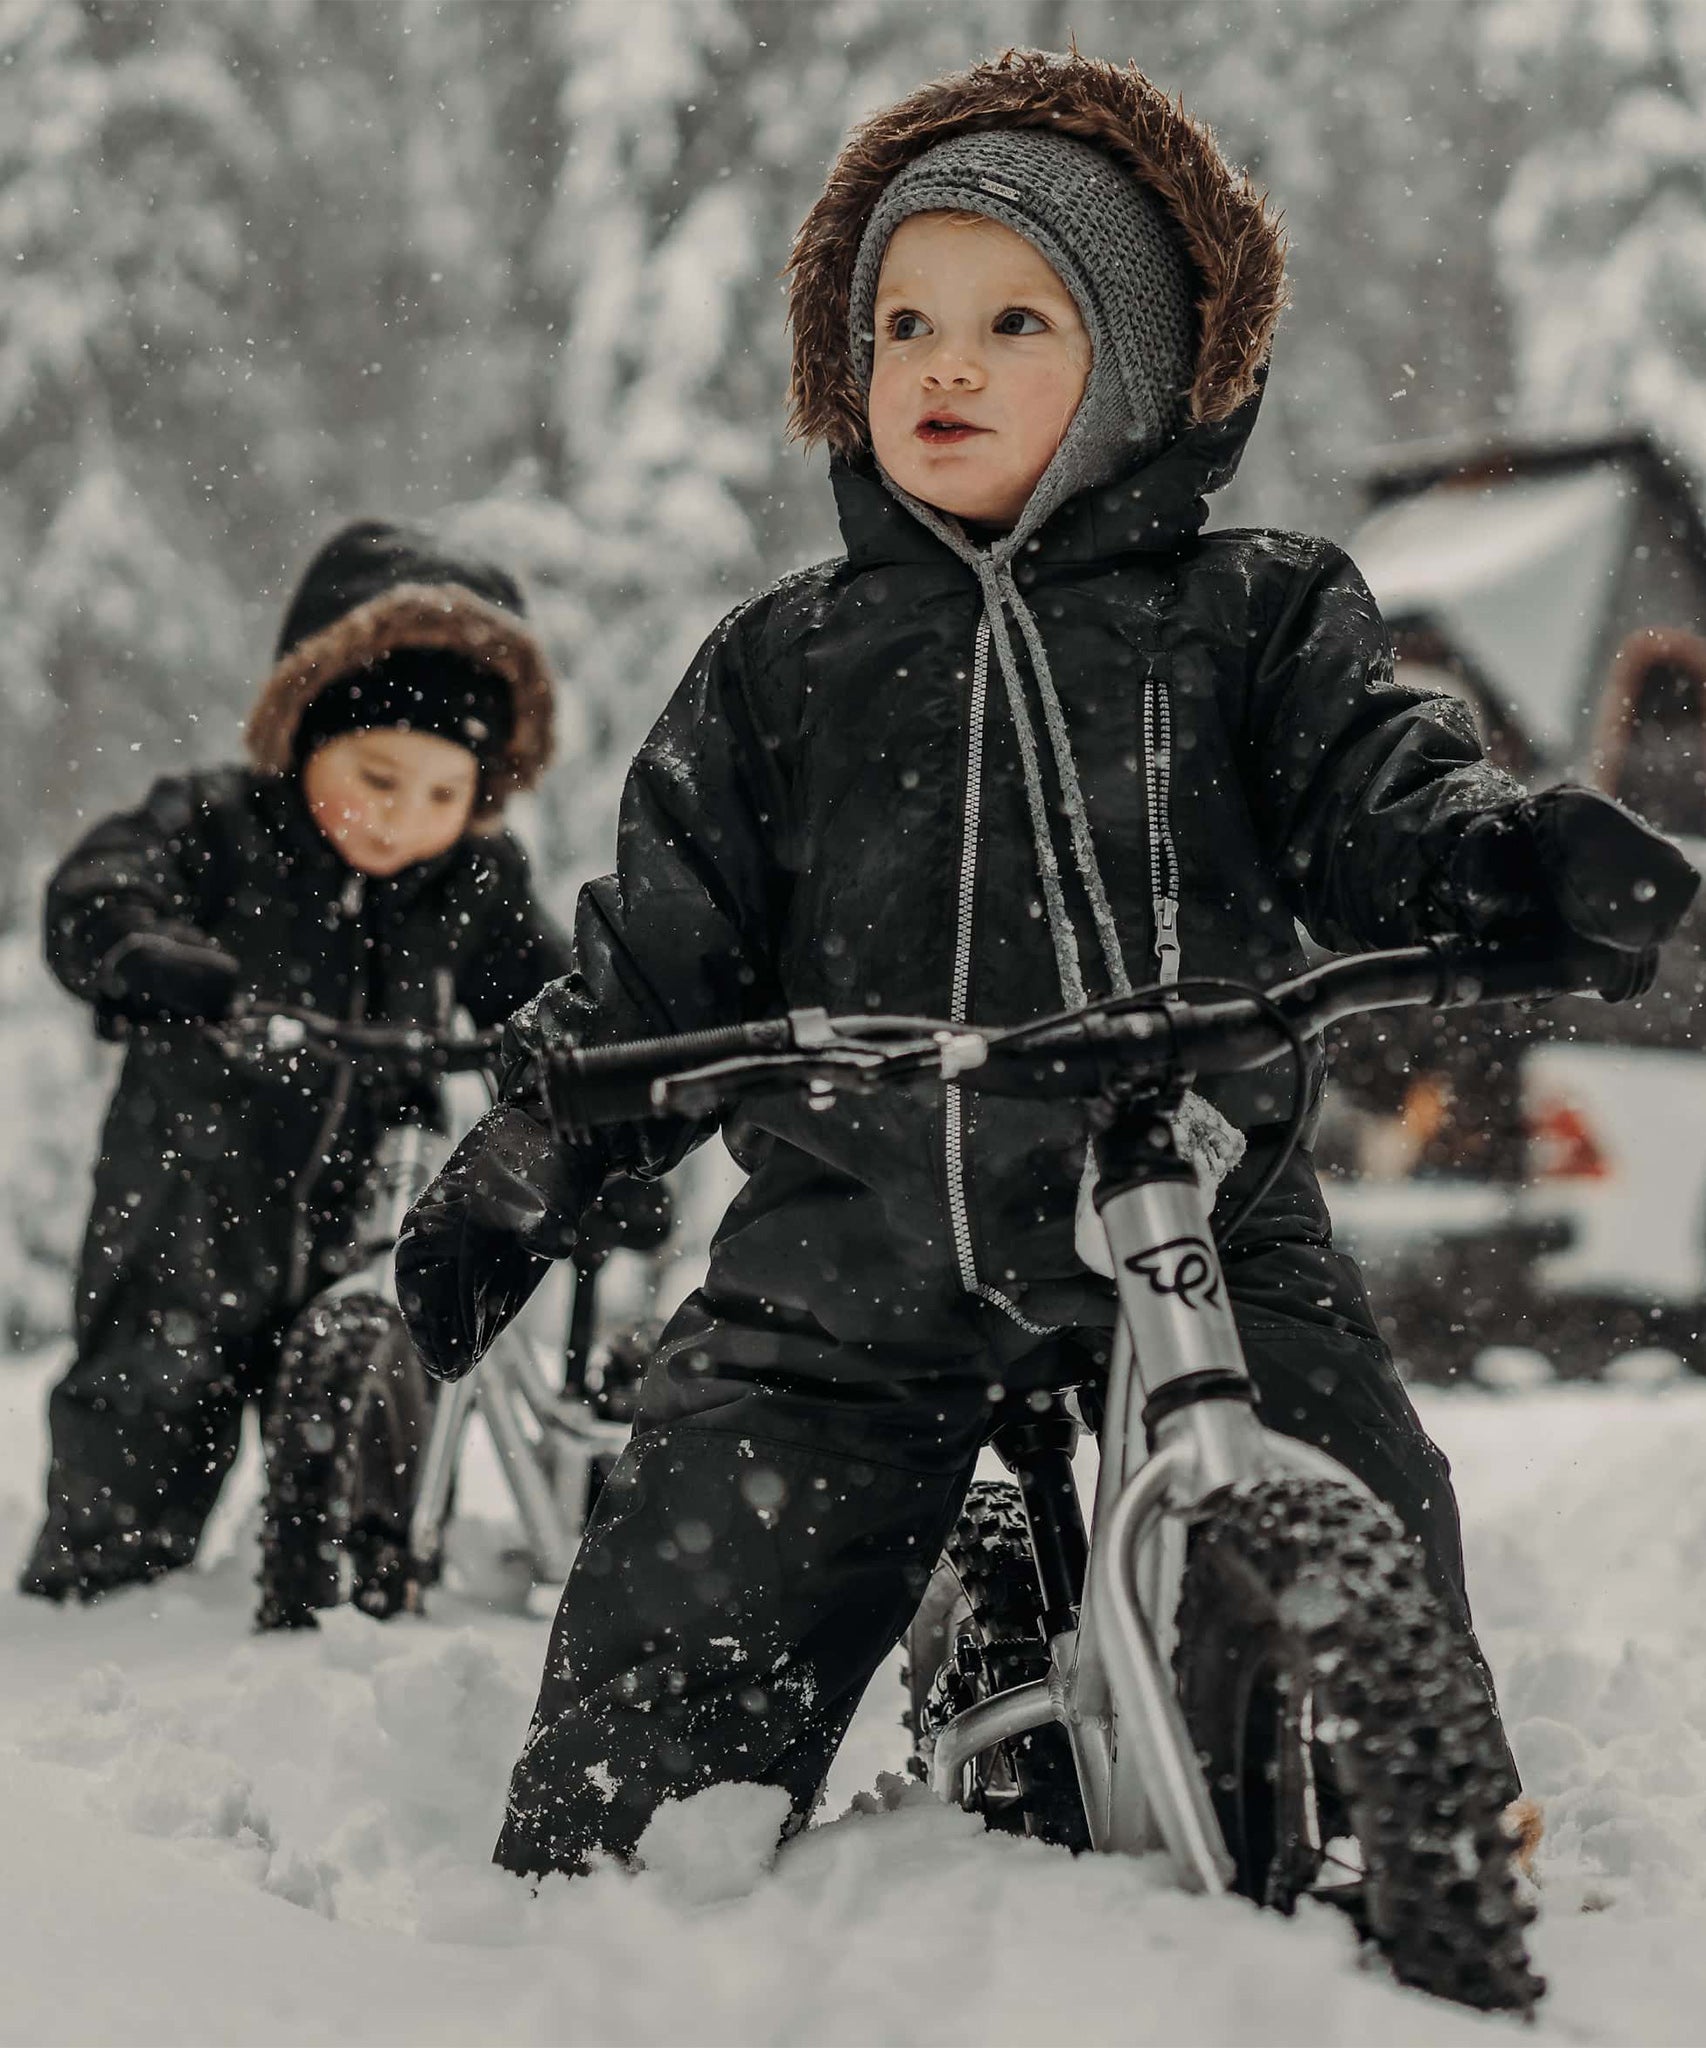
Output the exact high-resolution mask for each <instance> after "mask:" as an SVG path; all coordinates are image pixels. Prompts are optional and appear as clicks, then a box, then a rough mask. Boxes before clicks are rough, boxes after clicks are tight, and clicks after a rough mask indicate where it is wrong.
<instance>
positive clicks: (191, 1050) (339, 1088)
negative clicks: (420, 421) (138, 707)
mask: <svg viewBox="0 0 1706 2048" xmlns="http://www.w3.org/2000/svg"><path fill="white" fill-rule="evenodd" d="M552 695H553V685H552V680H551V676H550V672H549V669H548V667H547V664H546V661H545V657H544V654H543V652H542V650H541V648H540V646H539V644H538V642H537V641H536V640H535V638H534V637H533V635H532V633H531V632H530V631H529V629H528V626H527V623H526V618H525V607H524V605H523V602H522V596H521V592H520V590H519V589H518V588H517V586H516V584H515V582H514V581H513V580H512V579H511V578H510V577H509V576H508V575H507V574H506V573H505V572H504V571H503V570H501V569H499V568H496V567H494V566H492V565H491V564H489V563H487V562H483V561H479V560H475V559H468V558H466V557H463V556H460V555H457V554H454V553H450V552H447V551H446V550H445V549H443V548H442V547H440V546H439V545H438V544H437V543H436V542H435V541H433V540H432V539H431V538H429V537H428V536H427V535H425V534H422V533H416V532H411V531H407V530H404V529H401V528H398V527H394V526H389V525H385V524H381V523H378V522H371V523H362V524H357V525H353V526H350V527H348V528H346V529H344V530H343V531H341V532H340V533H338V534H337V535H336V536H335V537H334V538H333V539H332V540H330V541H329V542H328V543H327V544H326V546H325V547H324V548H322V549H321V550H320V552H319V553H318V554H317V555H316V556H315V558H314V560H313V561H312V562H311V563H310V565H309V567H308V569H307V572H306V574H305V575H304V577H303V579H302V583H301V586H300V587H299V589H298V590H297V592H296V594H295V596H294V597H293V598H292V600H291V603H290V607H289V609H288V611H287V613H286V615H285V619H284V625H283V630H282V632H281V634H280V637H279V642H278V649H277V657H276V665H275V666H274V668H273V670H272V673H271V674H270V675H269V676H268V678H267V680H266V682H265V683H264V684H263V685H262V688H261V691H260V695H259V698H258V700H257V702H256V705H255V708H254V711H253V714H252V716H251V719H250V724H249V743H250V756H251V762H252V766H251V767H249V768H221V769H215V770H210V771H206V772H203V773H198V774H192V775H184V776H172V777H168V778H166V779H165V780H163V781H161V782H158V783H156V784H155V786H154V788H153V789H152V790H151V791H150V792H149V794H148V797H147V799H146V800H145V801H144V802H143V804H142V805H141V806H140V807H139V808H138V809H136V810H134V811H128V812H123V813H121V814H119V815H118V816H116V817H112V818H108V819H106V820H105V821H104V822H103V823H102V824H100V825H97V826H96V827H95V828H94V830H93V831H91V832H90V833H89V834H88V835H87V836H86V837H85V838H84V840H83V841H82V843H81V844H80V845H79V846H78V847H77V848H76V849H75V850H74V851H73V852H72V853H71V854H70V855H69V856H68V857H67V858H66V860H65V861H64V863H63V864H62V866H61V867H60V869H59V871H58V873H57V874H56V875H55V876H54V878H53V881H52V884H51V886H50V888H49V890H48V898H47V911H46V943H47V957H48V961H49V964H50V965H51V967H52V969H53V971H54V973H55V974H56V975H57V976H58V977H59V979H60V980H61V981H62V982H63V983H64V984H65V986H66V987H67V988H68V989H70V990H71V992H72V994H73V995H76V996H79V997H81V998H82V999H83V1000H84V1001H86V1002H89V1003H92V1004H93V1005H94V1006H95V1009H96V1012H97V1016H98V1017H99V1018H100V1019H101V1021H102V1022H103V1024H104V1025H105V1026H106V1027H107V1028H108V1029H109V1030H110V1031H114V1032H122V1033H123V1035H124V1036H125V1037H126V1038H127V1039H128V1044H129V1050H128V1053H127V1056H126V1060H125V1066H124V1071H123V1075H122V1077H121V1079H120V1081H119V1085H118V1092H117V1094H116V1096H115V1098H114V1100H113V1104H112V1108H111V1111H110V1113H109V1115H108V1118H107V1123H106V1128H105V1132H104V1134H103V1138H102V1144H101V1154H100V1161H99V1164H98V1166H97V1168H96V1174H95V1200H94V1208H93V1212H92V1214H91V1217H90V1222H89V1229H88V1235H87V1238H86V1240H85V1243H84V1247H83V1254H82V1261H81V1265H80V1268H79V1272H78V1278H77V1299H76V1328H77V1354H76V1359H75V1362H74V1363H73V1365H72V1367H71V1369H70V1371H69V1372H68V1373H67V1374H66V1376H65V1378H64V1379H63V1380H62V1381H61V1382H60V1384H59V1385H58V1387H56V1388H55V1390H54V1393H53V1397H52V1403H51V1411H50V1413H51V1427H52V1438H53V1460H52V1467H51V1469H50V1471H49V1474H48V1482H47V1520H46V1524H45V1526H44V1527H43V1529H42V1532H41V1535H40V1537H39V1538H38V1539H37V1542H36V1545H35V1549H34V1552H33V1553H32V1555H31V1557H30V1559H29V1561H28V1563H27V1564H26V1566H25V1568H24V1572H23V1577H22V1580H21V1584H22V1587H23V1590H24V1591H25V1592H28V1593H36V1594H41V1595H44V1596H46V1597H48V1598H50V1599H64V1598H66V1597H67V1596H70V1595H79V1596H82V1597H85V1598H86V1597H89V1596H91V1595H93V1594H95V1593H98V1592H101V1591H103V1590H104V1589H106V1588H109V1587H112V1586H117V1585H121V1584H124V1583H127V1582H129V1581H132V1580H138V1579H146V1578H151V1577H153V1576H155V1575H157V1574H158V1573H160V1572H163V1571H166V1570H169V1569H171V1568H172V1567H174V1566H178V1565H183V1564H187V1563H188V1562H189V1561H190V1559H191V1558H193V1557H194V1555H195V1551H196V1545H197V1543H198V1541H199V1539H200V1535H201V1531H202V1525H203V1524H204V1522H205V1521H206V1519H207V1516H208V1513H209V1511H210V1510H211V1508H212V1506H213V1502H214V1498H215V1496H216V1495H217V1494H218V1492H219V1488H220V1485H221V1483H222V1481H223V1480H224V1477H225V1474H226V1472H227V1470H228V1469H229V1467H230V1464H231V1460H232V1458H233V1456H234V1455H235V1452H236V1448H237V1442H238V1432H239V1425H240V1422H241V1418H242V1412H243V1406H244V1403H245V1401H246V1400H249V1399H252V1398H257V1397H262V1396H264V1395H265V1394H266V1392H267V1390H268V1388H269V1386H270V1384H271V1382H272V1380H273V1379H274V1377H275V1375H276V1371H277V1367H278V1360H279V1349H280V1343H281V1340H282V1337H283V1335H284V1333H285V1331H286V1330H287V1328H288V1326H289V1324H290V1322H291V1320H292V1318H293V1317H294V1316H295V1315H296V1313H297V1311H298V1310H299V1309H300V1308H301V1307H302V1305H303V1303H304V1302H305V1301H306V1300H307V1299H308V1298H309V1297H310V1296H311V1295H312V1294H314V1293H315V1292H316V1291H317V1290H318V1289H319V1288H320V1287H322V1286H324V1285H325V1284H326V1282H327V1280H328V1279H329V1278H331V1277H333V1275H334V1274H335V1272H336V1270H337V1266H338V1260H339V1255H340V1253H342V1252H344V1251H345V1250H346V1249H347V1247H348V1243H349V1238H350V1232H351V1226H352V1223H353V1222H354V1220H355V1216H354V1213H353V1212H354V1211H355V1210H356V1208H357V1206H358V1203H359V1198H360V1194H361V1190H362V1186H363V1178H364V1173H365V1171H366V1169H367V1166H368V1163H369V1161H370V1158H371V1153H372V1147H373V1144H374V1142H375V1140H376V1137H377V1134H378V1122H379V1116H380V1106H379V1103H378V1102H377V1101H376V1099H375V1091H376V1090H377V1089H379V1088H381V1087H382V1086H383V1083H382V1082H381V1081H375V1082H374V1084H373V1085H372V1086H371V1087H369V1088H366V1089H364V1088H363V1087H361V1086H359V1085H358V1086H356V1087H355V1088H354V1090H353V1091H352V1090H351V1085H350V1080H349V1077H348V1076H347V1074H340V1073H339V1072H337V1071H334V1070H332V1069H329V1068H327V1067H325V1066H322V1065H319V1064H317V1063H315V1062H313V1061H307V1060H304V1061H301V1062H297V1063H293V1064H294V1070H293V1071H287V1070H286V1069H285V1067H284V1066H283V1065H280V1066H279V1068H278V1069H277V1071H276V1072H274V1073H273V1074H272V1075H271V1077H270V1078H269V1077H267V1076H266V1075H264V1074H262V1073H260V1072H257V1071H255V1070H253V1069H249V1068H237V1067H234V1066H232V1065H230V1064H228V1063H227V1061H226V1060H225V1059H224V1058H223V1057H222V1055H221V1053H220V1052H219V1050H218V1049H217V1047H216V1046H215V1045H214V1043H213V1042H212V1040H211V1039H210V1037H209V1036H208V1034H207V1033H206V1032H204V1031H201V1030H198V1029H197V1028H196V1026H197V1024H198V1022H203V1021H206V1020H215V1019H218V1018H221V1017H223V1016H225V1015H226V1014H227V1013H228V1012H229V1011H230V1009H231V1006H232V1004H233V1002H234V1001H235V1000H236V999H237V998H239V997H245V998H248V999H251V1000H253V1001H256V1002H260V1003H273V1004H289V1005H293V1006H297V1007H307V1008H310V1009H314V1010H319V1011H323V1012H324V1013H326V1014H327V1015H328V1016H331V1017H336V1018H350V1017H358V1018H370V1019H377V1020H385V1021H391V1022H395V1023H399V1024H410V1023H412V1024H420V1025H424V1026H429V1027H436V1026H440V1025H442V1024H444V1023H447V1022H448V1021H449V1018H450V1015H451V1013H452V1011H453V1009H454V1008H455V1007H456V1006H457V1005H460V1006H462V1007H464V1008H466V1009H467V1010H468V1011H469V1012H470V1013H471V1015H472V1016H473V1018H474V1019H475V1021H476V1023H479V1024H482V1025H489V1024H492V1023H495V1022H497V1021H499V1020H501V1019H503V1018H505V1017H507V1016H508V1015H509V1014H510V1012H511V1011H512V1010H514V1009H515V1008H516V1006H517V1005H518V1004H519V1003H521V1002H523V1001H525V1000H526V998H527V997H529V996H531V995H533V994H535V993H537V991H538V990H539V989H540V988H541V987H542V986H543V985H544V984H545V982H546V981H548V980H550V979H551V978H552V977H553V976H556V975H559V974H561V973H562V972H563V971H564V970H565V968H566V967H567V965H568V962H569V951H568V945H567V942H566V940H565V939H564V937H563V935H562V934H561V932H560V931H558V930H557V929H556V928H555V927H554V926H553V925H552V923H551V922H550V920H549V919H548V918H547V917H546V916H545V915H544V914H543V912H542V911H541V910H540V908H539V906H538V904H537V903H536V902H535V900H534V898H533V894H532V891H531V889H530V887H529V883H528V877H527V865H526V860H525V858H524V856H523V854H522V852H521V849H520V847H519V846H518V845H517V844H516V842H515V841H514V840H513V839H512V838H511V837H510V836H509V835H508V834H507V833H506V832H504V831H503V830H502V829H501V824H500V817H501V812H502V808H503V804H504V799H505V798H506V796H508V795H509V794H510V793H511V792H512V791H515V790H520V789H526V788H528V787H530V786H531V785H532V783H533V782H534V781H535V780H536V778H537V777H538V775H539V773H540V771H541V770H542V769H543V767H544V765H545V763H546V761H547V759H548V758H549V755H550V749H551V726H552Z"/></svg>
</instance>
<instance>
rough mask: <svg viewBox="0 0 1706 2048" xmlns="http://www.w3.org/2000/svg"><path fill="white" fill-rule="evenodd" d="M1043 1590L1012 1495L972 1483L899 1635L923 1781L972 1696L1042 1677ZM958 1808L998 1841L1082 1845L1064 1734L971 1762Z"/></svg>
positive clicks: (1004, 1488)
mask: <svg viewBox="0 0 1706 2048" xmlns="http://www.w3.org/2000/svg"><path fill="white" fill-rule="evenodd" d="M1048 1664H1049V1655H1048V1644H1047V1642H1046V1640H1045V1639H1044V1636H1043V1604H1042V1592H1041V1589H1040V1587H1039V1586H1038V1583H1037V1570H1036V1564H1035V1562H1034V1561H1033V1559H1032V1556H1031V1539H1030V1532H1029V1528H1028V1525H1027V1524H1026V1521H1025V1510H1024V1505H1023V1502H1022V1500H1021V1498H1020V1494H1019V1489H1018V1488H1017V1487H1016V1486H1009V1485H1007V1484H1005V1483H1004V1482H1001V1481H989V1480H980V1481H979V1482H978V1483H977V1484H976V1485H975V1486H973V1487H972V1489H971V1491H970V1493H968V1494H967V1496H966V1504H965V1507H964V1508H963V1509H962V1510H961V1513H960V1518H959V1520H958V1522H956V1523H955V1525H954V1530H953V1533H952V1535H950V1536H949V1538H948V1543H947V1548H946V1550H945V1551H944V1553H943V1557H942V1562H941V1564H940V1565H939V1566H938V1567H937V1570H936V1574H935V1576H934V1578H932V1580H931V1582H930V1588H929V1591H928V1592H927V1593H926V1594H925V1596H924V1601H923V1604H922V1605H921V1606H920V1608H919V1610H918V1613H917V1615H916V1616H915V1618H914V1620H913V1623H912V1626H911V1628H910V1629H909V1630H908V1631H907V1637H906V1670H905V1674H904V1676H905V1681H906V1686H907V1694H908V1709H907V1716H906V1725H907V1728H908V1729H909V1731H910V1732H911V1735H912V1739H913V1754H912V1759H911V1763H910V1766H909V1768H910V1769H911V1771H912V1773H913V1775H914V1776H915V1777H920V1778H928V1776H929V1774H930V1757H931V1754H932V1752H933V1751H934V1749H935V1746H936V1736H937V1734H938V1733H939V1732H940V1730H941V1729H942V1728H944V1727H945V1726H946V1725H947V1723H948V1722H949V1721H950V1720H952V1719H953V1717H954V1715H956V1714H959V1713H963V1712H964V1711H965V1709H966V1708H967V1707H970V1706H974V1705H975V1704H976V1703H977V1702H978V1701H979V1700H985V1699H989V1698H991V1697H993V1695H994V1694H996V1693H998V1692H1008V1691H1010V1690H1011V1689H1012V1688H1013V1687H1014V1686H1017V1685H1027V1684H1029V1683H1030V1682H1031V1681H1032V1680H1033V1679H1039V1678H1045V1677H1047V1675H1048ZM966 1781H967V1787H968V1789H967V1792H966V1794H965V1795H964V1797H963V1798H962V1801H961V1803H962V1804H963V1805H964V1806H965V1807H966V1808H967V1810H968V1811H970V1812H973V1813H981V1814H982V1815H983V1818H984V1823H985V1825H986V1826H988V1827H990V1828H994V1829H996V1830H998V1831H999V1832H1001V1833H1004V1834H1015V1835H1030V1836H1032V1837H1033V1838H1034V1839H1036V1840H1038V1841H1043V1842H1055V1843H1058V1844H1060V1845H1061V1846H1063V1847H1065V1848H1068V1849H1073V1850H1079V1849H1087V1848H1088V1847H1089V1846H1090V1835H1089V1829H1088V1827H1087V1826H1086V1824H1085V1819H1084V1805H1083V1801H1082V1799H1081V1798H1080V1796H1079V1791H1078V1772H1077V1769H1076V1767H1075V1766H1074V1764H1073V1761H1072V1746H1071V1744H1070V1743H1069V1742H1068V1740H1067V1737H1066V1731H1065V1729H1064V1728H1061V1727H1059V1726H1058V1725H1052V1724H1049V1725H1045V1726H1043V1727H1041V1728H1033V1729H1032V1730H1030V1732H1029V1733H1028V1734H1025V1735H1021V1736H1020V1737H1018V1738H1017V1740H1015V1741H1012V1742H1004V1743H1000V1744H998V1745H997V1746H996V1747H995V1748H994V1749H990V1750H986V1751H984V1753H983V1754H982V1755H981V1756H979V1757H976V1758H974V1759H973V1761H972V1762H971V1764H970V1765H969V1766H968V1768H967V1770H966Z"/></svg>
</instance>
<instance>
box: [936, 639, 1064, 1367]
mask: <svg viewBox="0 0 1706 2048" xmlns="http://www.w3.org/2000/svg"><path fill="white" fill-rule="evenodd" d="M989 636H990V625H989V614H988V613H987V612H985V613H984V615H983V617H982V618H980V619H979V620H978V622H977V639H976V642H975V644H974V648H973V653H972V665H971V701H970V703H969V704H968V705H967V707H966V803H965V829H964V832H963V833H962V835H961V838H960V894H959V907H958V912H957V921H956V923H955V927H954V979H953V985H952V988H951V990H950V992H949V996H948V1017H949V1020H950V1022H952V1023H955V1024H963V1023H965V1021H966V1010H967V1007H968V1005H969V1003H970V1001H971V938H972V909H973V904H974V902H975V899H976V895H977V848H978V835H979V830H980V825H979V820H980V818H981V816H982V812H983V731H984V714H985V710H986V707H987V703H988V698H989ZM944 1093H945V1096H946V1115H945V1118H944V1132H943V1140H944V1150H945V1152H946V1155H947V1168H948V1224H949V1227H950V1229H951V1230H952V1231H953V1234H954V1258H955V1260H956V1262H957V1264H958V1266H959V1273H960V1285H961V1287H963V1288H964V1289H965V1291H966V1293H967V1294H975V1295H976V1296H977V1297H978V1298H979V1299H980V1300H982V1301H987V1302H990V1303H992V1304H993V1305H994V1306H995V1307H996V1308H999V1309H1001V1310H1003V1311H1004V1312H1005V1313H1006V1314H1007V1315H1009V1316H1011V1317H1012V1319H1013V1320H1014V1322H1016V1323H1017V1324H1018V1325H1019V1327H1020V1329H1022V1330H1028V1331H1029V1332H1030V1333H1031V1334H1032V1335H1033V1336H1037V1337H1046V1336H1049V1335H1050V1334H1051V1333H1052V1331H1053V1328H1054V1326H1053V1324H1051V1323H1035V1322H1032V1320H1031V1319H1030V1317H1029V1316H1027V1315H1024V1314H1022V1313H1021V1312H1020V1310H1019V1309H1017V1308H1016V1307H1015V1306H1014V1305H1013V1303H1012V1302H1010V1301H1009V1300H1008V1299H1007V1297H1006V1295H1004V1294H1003V1293H1002V1292H1001V1291H1000V1289H999V1288H995V1287H991V1286H989V1285H988V1284H987V1283H986V1282H984V1281H982V1280H980V1279H979V1278H978V1277H977V1259H976V1257H975V1256H974V1254H973V1251H972V1241H971V1209H970V1205H969V1203H968V1201H967V1199H966V1176H965V1105H964V1102H963V1099H962V1097H961V1094H960V1090H959V1088H958V1086H957V1085H956V1084H955V1083H953V1082H949V1083H948V1085H947V1087H946V1089H945V1091H944Z"/></svg>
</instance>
